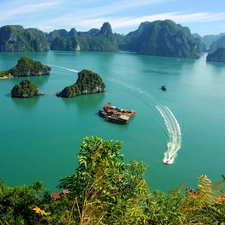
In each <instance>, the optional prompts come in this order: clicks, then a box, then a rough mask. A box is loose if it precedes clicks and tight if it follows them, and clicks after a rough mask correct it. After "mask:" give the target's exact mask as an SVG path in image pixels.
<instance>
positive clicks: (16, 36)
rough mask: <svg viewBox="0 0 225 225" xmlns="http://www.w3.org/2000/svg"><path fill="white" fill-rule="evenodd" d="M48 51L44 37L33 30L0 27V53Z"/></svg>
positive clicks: (36, 30)
mask: <svg viewBox="0 0 225 225" xmlns="http://www.w3.org/2000/svg"><path fill="white" fill-rule="evenodd" d="M46 51H49V48H48V42H47V39H46V35H45V34H44V32H43V31H40V30H38V29H35V28H28V29H24V28H23V26H20V25H6V26H3V27H0V52H46Z"/></svg>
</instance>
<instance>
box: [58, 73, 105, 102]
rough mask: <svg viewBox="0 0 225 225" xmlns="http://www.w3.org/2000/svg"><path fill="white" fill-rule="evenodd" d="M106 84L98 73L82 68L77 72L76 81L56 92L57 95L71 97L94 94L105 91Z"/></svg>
mask: <svg viewBox="0 0 225 225" xmlns="http://www.w3.org/2000/svg"><path fill="white" fill-rule="evenodd" d="M105 87H106V85H105V84H104V82H103V81H102V78H101V77H100V75H99V74H97V73H94V72H92V71H90V70H86V69H83V70H82V71H80V72H79V73H78V79H77V81H76V83H74V84H73V85H71V86H67V87H65V88H64V89H63V90H62V91H61V92H59V93H57V94H56V95H57V96H58V97H65V98H71V97H75V96H78V95H85V94H94V93H99V92H104V91H105Z"/></svg>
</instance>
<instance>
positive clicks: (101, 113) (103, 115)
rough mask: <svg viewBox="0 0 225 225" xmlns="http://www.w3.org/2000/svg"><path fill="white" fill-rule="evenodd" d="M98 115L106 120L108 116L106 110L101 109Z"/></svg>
mask: <svg viewBox="0 0 225 225" xmlns="http://www.w3.org/2000/svg"><path fill="white" fill-rule="evenodd" d="M98 115H99V116H101V117H105V118H106V117H107V116H108V114H107V113H106V111H105V110H104V109H100V110H99V111H98Z"/></svg>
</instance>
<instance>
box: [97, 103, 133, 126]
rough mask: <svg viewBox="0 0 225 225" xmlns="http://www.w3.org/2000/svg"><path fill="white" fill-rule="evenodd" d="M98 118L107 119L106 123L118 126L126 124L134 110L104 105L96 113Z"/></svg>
mask: <svg viewBox="0 0 225 225" xmlns="http://www.w3.org/2000/svg"><path fill="white" fill-rule="evenodd" d="M98 114H99V116H101V117H104V118H107V119H108V121H110V122H113V123H119V124H126V123H128V122H129V119H130V117H132V116H134V115H135V114H136V112H135V111H134V110H126V109H120V108H117V107H116V106H113V105H112V104H111V103H106V104H105V105H104V107H103V108H102V109H100V110H99V112H98Z"/></svg>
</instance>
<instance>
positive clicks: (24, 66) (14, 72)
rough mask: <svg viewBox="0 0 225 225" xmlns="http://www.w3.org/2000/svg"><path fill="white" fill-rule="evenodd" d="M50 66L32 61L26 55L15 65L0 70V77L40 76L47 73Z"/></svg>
mask: <svg viewBox="0 0 225 225" xmlns="http://www.w3.org/2000/svg"><path fill="white" fill-rule="evenodd" d="M50 71H51V67H50V66H47V65H43V64H42V63H40V62H39V61H34V60H32V59H30V58H28V57H27V56H23V57H21V58H20V59H19V60H18V63H17V65H16V66H15V67H13V68H11V69H9V70H5V71H0V77H1V78H2V79H3V78H11V77H21V76H41V75H49V74H50Z"/></svg>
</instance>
